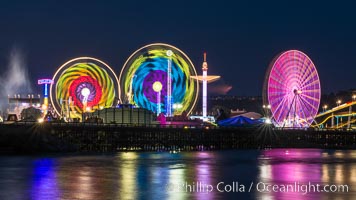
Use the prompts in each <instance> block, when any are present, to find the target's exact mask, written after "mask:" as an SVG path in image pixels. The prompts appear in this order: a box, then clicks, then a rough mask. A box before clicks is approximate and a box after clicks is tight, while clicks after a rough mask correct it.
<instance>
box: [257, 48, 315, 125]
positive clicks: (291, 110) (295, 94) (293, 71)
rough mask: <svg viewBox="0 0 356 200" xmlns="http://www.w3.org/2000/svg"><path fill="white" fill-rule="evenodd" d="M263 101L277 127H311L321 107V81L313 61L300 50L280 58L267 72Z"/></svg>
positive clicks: (291, 51) (273, 62)
mask: <svg viewBox="0 0 356 200" xmlns="http://www.w3.org/2000/svg"><path fill="white" fill-rule="evenodd" d="M263 99H264V104H268V105H269V106H268V108H270V112H271V114H272V119H271V121H272V123H273V124H274V125H275V126H276V127H282V128H284V127H286V128H308V127H309V126H311V124H312V123H313V122H314V118H315V116H316V115H317V113H318V109H319V104H320V81H319V76H318V72H317V70H316V68H315V65H314V64H313V62H312V60H311V59H310V58H309V57H308V56H307V55H306V54H304V53H303V52H301V51H298V50H289V51H285V52H283V53H281V54H280V55H278V56H277V57H276V58H275V59H274V60H273V61H272V63H271V64H270V66H269V69H268V70H267V73H266V78H265V83H264V92H263Z"/></svg>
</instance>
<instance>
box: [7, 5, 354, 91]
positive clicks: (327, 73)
mask: <svg viewBox="0 0 356 200" xmlns="http://www.w3.org/2000/svg"><path fill="white" fill-rule="evenodd" d="M0 4H1V5H0V28H1V29H0V30H1V32H0V36H1V37H0V69H1V71H2V72H4V71H6V68H7V66H8V63H9V55H10V52H11V49H13V48H14V47H15V48H17V49H20V51H21V52H23V54H24V57H25V62H24V63H25V65H26V66H27V67H28V69H29V77H30V80H31V81H32V82H33V86H32V88H33V89H34V90H35V91H36V90H39V91H40V88H39V87H38V86H36V80H37V79H38V78H42V77H52V76H53V74H54V72H55V71H56V68H57V67H59V66H60V65H62V64H63V63H64V62H66V61H67V60H69V59H71V58H74V57H78V56H92V57H96V58H98V59H101V60H103V61H104V62H106V63H108V64H109V65H110V66H112V67H113V68H114V70H115V72H116V73H117V74H119V73H120V70H121V67H122V65H123V64H124V62H125V61H126V59H127V58H128V57H129V56H130V54H131V53H133V52H134V51H135V50H136V49H138V48H140V47H142V46H144V45H146V44H149V43H154V42H163V43H168V44H171V45H174V46H176V47H178V48H180V49H181V50H183V51H184V52H185V53H186V54H188V56H189V57H190V58H191V60H192V61H193V63H194V64H195V66H196V68H197V71H198V72H199V73H201V63H202V59H203V52H204V51H206V52H207V54H208V63H209V73H210V74H212V75H221V76H222V80H221V81H220V82H219V83H216V84H215V85H220V86H223V85H231V86H232V89H231V90H230V92H229V93H228V94H230V95H239V96H241V95H261V92H262V85H263V79H264V76H265V71H266V69H267V67H268V65H269V63H270V61H271V60H272V59H273V58H274V56H276V55H277V54H278V53H280V52H282V51H285V50H289V49H298V50H301V51H303V52H305V53H306V54H307V55H308V56H309V57H310V58H311V59H312V60H313V62H314V64H315V65H316V67H317V70H318V72H319V77H320V80H321V87H322V93H330V92H337V91H338V90H347V89H351V88H356V87H355V86H356V84H355V83H356V59H355V58H356V12H355V5H353V4H351V3H348V2H343V1H333V3H326V2H324V1H319V2H312V1H280V2H275V3H272V2H271V1H261V2H259V1H244V2H240V1H206V0H205V1H204V0H198V1H167V0H165V1H161V0H158V1H157V0H155V1H140V2H139V1H128V0H126V1H75V3H74V1H73V2H72V1H63V0H62V1H60V0H57V1H55V0H48V1H22V2H21V1H17V0H12V1H1V3H0Z"/></svg>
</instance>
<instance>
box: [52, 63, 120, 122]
mask: <svg viewBox="0 0 356 200" xmlns="http://www.w3.org/2000/svg"><path fill="white" fill-rule="evenodd" d="M53 80H55V84H53V85H51V88H50V99H51V103H52V105H53V108H54V110H55V112H56V113H57V114H58V115H59V116H62V117H66V118H81V117H82V113H83V112H88V111H90V112H93V111H95V110H97V109H99V108H100V109H102V108H105V107H111V106H113V105H115V104H116V102H115V99H116V97H117V94H118V79H117V77H116V75H115V73H114V71H113V70H112V69H111V68H110V67H109V66H108V65H107V64H106V63H104V62H103V61H101V60H98V59H96V58H91V57H80V58H75V59H72V60H70V61H68V62H66V63H64V64H63V65H62V66H61V67H59V69H58V70H57V71H56V73H55V74H54V76H53Z"/></svg>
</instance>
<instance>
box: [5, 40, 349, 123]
mask: <svg viewBox="0 0 356 200" xmlns="http://www.w3.org/2000/svg"><path fill="white" fill-rule="evenodd" d="M219 78H220V76H210V75H208V63H207V60H206V53H204V61H203V64H202V75H197V73H196V70H195V67H194V65H193V63H192V62H191V60H190V59H189V57H188V56H187V55H186V54H185V53H184V52H183V51H181V50H180V49H178V48H177V47H174V46H172V45H168V44H164V43H154V44H149V45H146V46H143V47H141V48H140V49H138V50H136V51H135V52H134V53H133V54H132V55H131V56H130V57H129V58H128V59H127V61H126V62H125V64H124V66H123V67H122V70H121V72H120V74H119V77H117V76H116V74H115V72H114V71H113V70H112V68H111V67H110V66H109V65H108V64H106V63H104V62H103V61H101V60H99V59H96V58H92V57H79V58H75V59H72V60H69V61H68V62H66V63H64V64H63V65H62V66H60V67H59V68H58V70H57V71H56V72H55V74H54V76H53V78H52V79H40V80H38V84H40V85H44V95H43V97H44V100H43V105H42V110H43V113H44V114H46V113H47V110H48V108H49V106H50V105H51V107H52V108H53V112H54V113H55V114H56V115H57V116H59V117H61V118H62V119H65V120H66V121H72V120H71V119H74V118H76V119H82V120H84V117H85V116H88V115H87V114H95V113H97V114H98V115H100V116H101V114H102V113H101V114H100V110H104V109H106V110H110V112H111V111H113V112H114V114H113V116H114V119H115V108H122V107H126V108H127V107H129V108H140V109H141V110H142V109H144V110H147V111H149V112H151V113H155V115H157V116H162V115H163V116H165V117H168V118H174V117H175V116H183V117H182V118H184V119H188V118H187V117H188V116H189V115H190V114H191V113H192V110H193V109H194V107H195V105H196V102H197V99H198V96H199V82H201V83H202V116H198V117H200V119H202V120H203V121H209V120H208V119H210V118H209V117H211V116H207V110H208V106H207V84H208V83H211V82H213V81H216V80H218V79H219ZM48 86H50V88H49V89H48ZM320 89H321V86H320V80H319V76H318V72H317V70H316V67H315V65H314V63H313V62H312V60H311V59H310V58H309V57H308V56H307V55H306V54H305V53H303V52H301V51H298V50H289V51H285V52H282V53H281V54H279V55H277V56H276V57H275V58H274V59H273V61H272V62H271V64H270V65H269V67H268V69H267V72H266V77H265V81H264V87H263V104H264V105H267V106H265V107H264V108H267V110H268V112H269V114H268V115H267V116H269V118H268V119H266V123H267V122H268V123H272V124H273V125H274V126H275V127H277V128H297V129H306V128H309V127H312V128H348V129H350V128H353V127H352V125H351V124H352V123H355V122H356V117H355V116H356V112H355V111H353V110H352V107H353V106H354V107H355V104H356V96H355V95H354V96H353V101H352V102H349V103H345V104H342V105H340V103H339V105H338V106H337V107H335V108H332V109H330V110H326V109H324V111H323V112H321V113H319V114H318V110H319V106H320V98H321V92H320ZM48 97H49V98H50V104H49V101H48ZM19 100H21V99H20V98H9V102H12V101H16V102H18V101H19ZM31 100H32V99H31ZM31 103H32V102H31ZM118 104H120V105H118ZM123 105H124V106H123ZM347 109H348V110H347ZM345 110H346V111H345ZM342 111H343V112H342ZM140 112H141V111H140ZM122 113H123V114H124V112H123V111H122ZM145 113H146V112H145ZM145 116H146V115H145ZM190 117H194V116H190ZM195 117H196V116H195ZM346 118H347V119H346ZM335 119H336V121H335ZM114 121H115V120H114Z"/></svg>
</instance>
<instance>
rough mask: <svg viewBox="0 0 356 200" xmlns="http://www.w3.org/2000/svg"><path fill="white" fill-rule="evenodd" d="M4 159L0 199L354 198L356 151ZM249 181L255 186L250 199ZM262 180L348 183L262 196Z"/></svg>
mask: <svg viewBox="0 0 356 200" xmlns="http://www.w3.org/2000/svg"><path fill="white" fill-rule="evenodd" d="M0 161H1V162H0V185H1V187H0V199H34V200H39V199H41V200H42V199H54V200H55V199H83V200H86V199H225V198H231V199H233V198H234V199H236V198H239V199H270V200H278V199H302V200H303V199H323V200H329V199H355V196H356V193H355V186H356V151H346V150H342V151H341V150H337V151H332V150H319V149H273V150H263V151H258V150H236V151H217V152H184V153H179V154H169V153H162V152H160V153H137V152H127V153H117V154H112V155H63V156H34V157H31V156H28V157H20V156H17V157H16V156H13V157H10V156H2V157H0ZM219 182H224V184H221V185H232V184H233V183H235V184H238V185H244V186H246V188H245V192H218V191H217V188H216V185H217V184H218V183H219ZM251 182H253V183H254V184H255V185H254V187H253V188H252V191H251V193H248V192H247V190H248V187H249V186H250V183H251ZM258 182H263V183H268V184H277V185H286V184H293V183H295V182H296V183H298V184H307V183H308V182H311V183H313V184H321V185H325V184H347V185H348V186H349V192H348V193H317V192H312V193H308V194H303V192H301V191H300V192H287V193H283V192H258V191H257V190H256V188H255V187H256V184H257V183H258ZM183 184H188V185H190V186H186V185H183ZM199 184H200V186H202V187H199ZM207 185H212V186H213V187H214V191H213V192H211V193H208V192H207V191H206V190H204V189H206V187H205V188H204V186H207ZM222 188H223V187H222ZM192 189H193V190H194V192H193V191H192ZM220 189H221V188H220Z"/></svg>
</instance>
